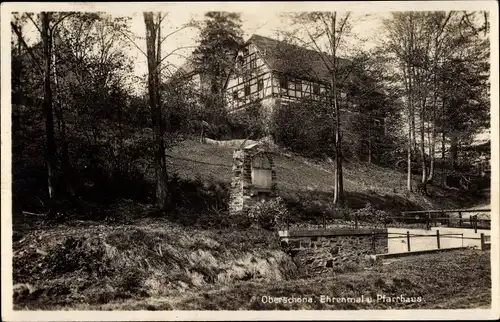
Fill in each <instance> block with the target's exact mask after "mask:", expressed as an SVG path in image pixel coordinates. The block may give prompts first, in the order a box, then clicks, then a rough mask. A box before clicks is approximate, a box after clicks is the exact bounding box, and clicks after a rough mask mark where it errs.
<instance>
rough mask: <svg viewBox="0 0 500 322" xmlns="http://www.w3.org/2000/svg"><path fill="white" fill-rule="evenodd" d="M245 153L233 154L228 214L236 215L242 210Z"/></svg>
mask: <svg viewBox="0 0 500 322" xmlns="http://www.w3.org/2000/svg"><path fill="white" fill-rule="evenodd" d="M244 158H245V151H244V150H241V149H238V150H235V151H234V152H233V178H232V181H231V193H230V197H229V213H230V214H237V213H240V212H241V211H242V210H243V175H244V174H243V163H244Z"/></svg>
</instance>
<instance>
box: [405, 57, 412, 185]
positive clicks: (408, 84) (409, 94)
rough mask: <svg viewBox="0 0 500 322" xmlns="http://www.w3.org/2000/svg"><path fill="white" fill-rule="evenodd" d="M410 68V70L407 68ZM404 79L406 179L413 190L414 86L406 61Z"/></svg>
mask: <svg viewBox="0 0 500 322" xmlns="http://www.w3.org/2000/svg"><path fill="white" fill-rule="evenodd" d="M407 68H408V70H407ZM403 77H404V78H403V79H404V83H405V88H406V94H407V98H408V101H407V111H408V145H407V158H406V162H407V179H406V188H407V190H408V191H410V192H411V191H412V186H411V155H412V148H413V135H412V126H411V124H412V117H413V116H412V115H413V107H412V87H411V79H410V71H409V66H408V63H407V62H405V63H404V65H403Z"/></svg>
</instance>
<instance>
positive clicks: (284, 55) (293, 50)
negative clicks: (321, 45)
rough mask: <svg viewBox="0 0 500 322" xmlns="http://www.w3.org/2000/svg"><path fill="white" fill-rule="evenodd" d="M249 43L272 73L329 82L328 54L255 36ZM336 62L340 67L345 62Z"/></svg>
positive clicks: (329, 64) (330, 62)
mask: <svg viewBox="0 0 500 322" xmlns="http://www.w3.org/2000/svg"><path fill="white" fill-rule="evenodd" d="M249 43H252V44H254V45H255V46H256V47H257V48H258V50H259V52H260V54H261V56H262V58H263V59H264V60H265V62H266V63H267V64H268V65H269V67H270V68H271V69H272V70H274V71H277V72H279V73H283V74H287V75H290V76H293V77H297V78H309V79H312V80H318V81H322V82H329V80H330V72H329V68H328V67H329V66H332V60H331V56H330V55H328V54H325V53H323V54H320V53H318V52H317V51H314V50H309V49H306V48H304V47H300V46H296V45H292V44H289V43H286V42H283V41H279V40H276V39H272V38H268V37H263V36H260V35H255V34H254V35H252V37H250V39H249V40H248V41H247V44H249ZM322 56H323V57H322ZM323 58H326V59H325V60H323ZM338 60H339V66H340V67H342V66H343V65H345V63H346V62H347V60H345V59H342V58H338ZM325 61H326V63H325Z"/></svg>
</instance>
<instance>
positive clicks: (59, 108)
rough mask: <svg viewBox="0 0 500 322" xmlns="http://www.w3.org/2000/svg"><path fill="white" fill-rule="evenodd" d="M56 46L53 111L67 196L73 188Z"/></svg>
mask: <svg viewBox="0 0 500 322" xmlns="http://www.w3.org/2000/svg"><path fill="white" fill-rule="evenodd" d="M55 52H56V47H55V42H54V43H53V44H52V53H53V65H54V68H53V70H54V90H55V91H54V92H55V95H54V96H55V98H56V100H55V102H56V104H55V113H56V116H57V120H58V127H59V135H60V137H59V140H60V144H61V148H62V149H61V150H62V151H61V169H62V171H63V177H64V183H65V185H66V193H67V194H68V195H69V196H74V191H73V188H72V187H71V182H70V173H69V172H70V171H69V151H68V140H67V138H66V122H65V120H64V112H63V104H62V100H61V93H60V89H61V87H60V86H59V85H60V84H59V77H58V72H57V64H58V62H57V60H56V55H55Z"/></svg>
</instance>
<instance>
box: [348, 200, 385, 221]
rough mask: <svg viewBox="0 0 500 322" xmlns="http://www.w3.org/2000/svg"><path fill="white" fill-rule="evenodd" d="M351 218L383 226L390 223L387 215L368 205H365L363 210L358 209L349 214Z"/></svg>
mask: <svg viewBox="0 0 500 322" xmlns="http://www.w3.org/2000/svg"><path fill="white" fill-rule="evenodd" d="M351 217H353V219H354V218H356V219H357V220H359V221H362V222H366V223H373V224H382V225H385V224H387V223H389V222H390V220H391V218H390V216H389V214H388V213H386V212H385V211H383V210H377V209H375V208H373V206H372V205H371V204H370V203H367V204H366V205H365V207H364V208H361V209H358V210H356V211H354V212H353V213H352V214H351Z"/></svg>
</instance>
